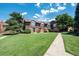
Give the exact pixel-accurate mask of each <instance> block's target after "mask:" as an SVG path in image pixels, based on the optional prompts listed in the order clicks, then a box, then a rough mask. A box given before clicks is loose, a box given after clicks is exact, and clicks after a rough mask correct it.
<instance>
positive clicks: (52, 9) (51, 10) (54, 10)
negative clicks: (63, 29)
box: [50, 8, 58, 12]
mask: <svg viewBox="0 0 79 59" xmlns="http://www.w3.org/2000/svg"><path fill="white" fill-rule="evenodd" d="M50 12H58V10H57V9H55V8H50Z"/></svg>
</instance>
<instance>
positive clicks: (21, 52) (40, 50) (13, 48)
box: [0, 33, 57, 56]
mask: <svg viewBox="0 0 79 59" xmlns="http://www.w3.org/2000/svg"><path fill="white" fill-rule="evenodd" d="M56 35H57V34H56V33H38V34H18V35H10V36H8V37H6V38H4V39H2V40H0V55H2V56H42V55H44V53H45V52H46V51H47V49H48V47H49V46H50V44H51V43H52V41H53V40H54V39H55V37H56Z"/></svg>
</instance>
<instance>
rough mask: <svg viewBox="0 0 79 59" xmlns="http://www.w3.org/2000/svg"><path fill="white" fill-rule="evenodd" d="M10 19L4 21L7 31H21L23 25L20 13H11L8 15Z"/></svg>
mask: <svg viewBox="0 0 79 59" xmlns="http://www.w3.org/2000/svg"><path fill="white" fill-rule="evenodd" d="M10 17H11V18H10V19H8V20H7V21H6V23H8V24H9V26H8V27H7V29H8V30H17V29H18V30H22V29H23V25H24V21H23V18H22V15H21V14H20V13H17V12H13V13H11V14H10Z"/></svg>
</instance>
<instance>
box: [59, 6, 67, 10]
mask: <svg viewBox="0 0 79 59" xmlns="http://www.w3.org/2000/svg"><path fill="white" fill-rule="evenodd" d="M57 9H58V10H64V9H66V7H65V6H59V7H58V8H57Z"/></svg>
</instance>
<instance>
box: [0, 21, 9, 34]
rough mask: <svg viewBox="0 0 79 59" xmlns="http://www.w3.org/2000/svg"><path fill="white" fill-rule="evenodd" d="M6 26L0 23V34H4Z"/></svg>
mask: <svg viewBox="0 0 79 59" xmlns="http://www.w3.org/2000/svg"><path fill="white" fill-rule="evenodd" d="M7 25H8V24H6V23H5V22H2V21H0V33H2V32H4V30H5V28H6V26H7Z"/></svg>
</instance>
